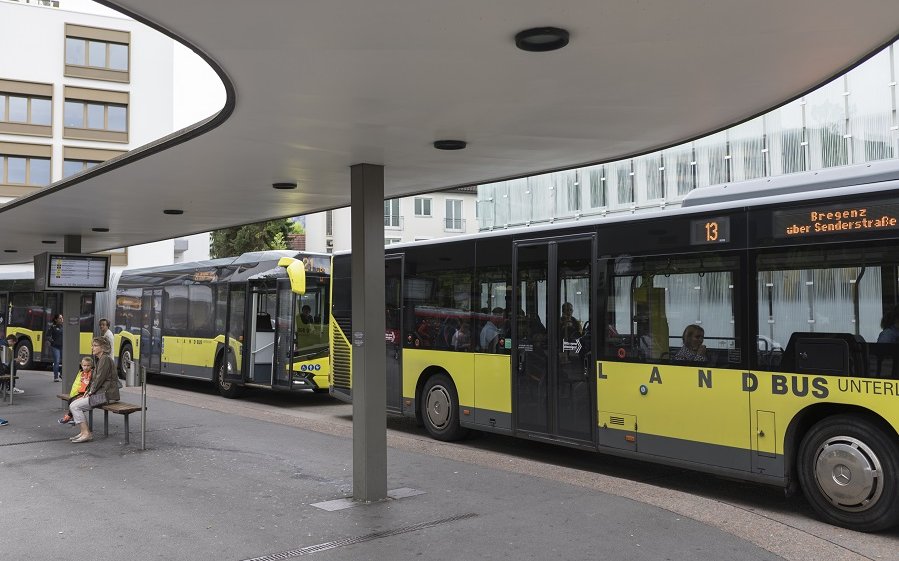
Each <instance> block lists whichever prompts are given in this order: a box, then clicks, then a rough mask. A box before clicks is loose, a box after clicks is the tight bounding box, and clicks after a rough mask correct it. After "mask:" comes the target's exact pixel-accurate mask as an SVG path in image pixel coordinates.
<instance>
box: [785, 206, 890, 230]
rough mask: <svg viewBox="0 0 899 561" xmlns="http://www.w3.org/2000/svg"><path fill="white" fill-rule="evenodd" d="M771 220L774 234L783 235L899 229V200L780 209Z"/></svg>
mask: <svg viewBox="0 0 899 561" xmlns="http://www.w3.org/2000/svg"><path fill="white" fill-rule="evenodd" d="M771 223H772V227H773V229H774V232H773V235H774V237H775V238H780V239H784V238H804V237H809V236H817V235H822V234H849V235H851V234H864V233H871V232H880V231H884V230H899V203H895V202H878V201H873V202H870V203H864V204H855V205H840V204H835V205H817V206H809V207H805V208H798V209H790V210H776V211H774V212H773V213H772V222H771Z"/></svg>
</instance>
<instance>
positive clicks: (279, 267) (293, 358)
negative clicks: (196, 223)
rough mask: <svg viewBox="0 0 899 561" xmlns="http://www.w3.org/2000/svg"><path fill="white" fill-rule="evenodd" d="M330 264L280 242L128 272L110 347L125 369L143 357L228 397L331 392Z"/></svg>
mask: <svg viewBox="0 0 899 561" xmlns="http://www.w3.org/2000/svg"><path fill="white" fill-rule="evenodd" d="M290 263H297V264H298V266H299V269H298V270H299V271H300V273H301V274H300V275H299V277H301V278H298V277H297V276H295V275H292V274H289V273H290V272H291V271H293V269H291V268H290V267H288V265H289V264H290ZM329 269H330V256H328V255H325V254H312V253H298V252H296V251H286V250H285V251H280V250H279V251H260V252H252V253H245V254H243V255H240V256H239V257H228V258H222V259H213V260H208V261H199V262H193V263H178V264H175V265H166V266H161V267H150V268H144V269H131V270H126V271H123V272H122V273H121V276H119V277H118V278H116V279H114V280H113V282H111V286H113V288H112V289H111V290H110V295H111V297H112V298H114V303H109V304H107V306H109V307H110V308H114V310H115V311H114V321H113V322H112V323H113V332H114V335H115V345H114V347H115V348H114V350H113V352H114V354H115V356H116V357H117V358H118V363H119V365H120V368H122V369H123V370H124V369H127V368H129V366H130V364H131V362H132V361H140V364H141V365H142V366H143V367H144V368H146V371H147V373H148V374H156V375H160V376H173V377H180V378H194V379H201V380H208V381H210V382H212V383H213V384H215V386H216V387H217V388H218V391H219V392H220V393H221V395H223V396H225V397H237V396H239V395H240V393H241V391H242V390H243V388H247V387H253V388H263V389H269V390H283V391H294V390H313V391H328V372H329V367H328V364H329V360H328V323H329V314H328V302H329V297H328V290H329V288H330V281H329V275H328V270H329Z"/></svg>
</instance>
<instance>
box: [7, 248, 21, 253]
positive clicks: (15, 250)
mask: <svg viewBox="0 0 899 561" xmlns="http://www.w3.org/2000/svg"><path fill="white" fill-rule="evenodd" d="M3 253H19V250H18V249H4V250H3Z"/></svg>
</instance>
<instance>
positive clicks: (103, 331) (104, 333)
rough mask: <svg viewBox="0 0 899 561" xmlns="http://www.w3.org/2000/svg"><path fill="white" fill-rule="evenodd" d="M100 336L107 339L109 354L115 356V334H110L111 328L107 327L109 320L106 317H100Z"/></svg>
mask: <svg viewBox="0 0 899 561" xmlns="http://www.w3.org/2000/svg"><path fill="white" fill-rule="evenodd" d="M99 324H100V337H105V338H106V340H107V341H109V349H110V351H109V356H110V357H115V336H114V335H113V334H112V330H111V329H109V320H108V319H106V318H100V322H99Z"/></svg>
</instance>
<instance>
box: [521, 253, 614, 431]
mask: <svg viewBox="0 0 899 561" xmlns="http://www.w3.org/2000/svg"><path fill="white" fill-rule="evenodd" d="M593 243H594V242H593V237H592V236H591V237H586V238H585V237H581V238H567V239H564V240H555V241H550V242H538V243H534V242H522V243H518V244H516V245H515V279H516V282H515V286H514V288H513V290H514V291H515V295H514V297H513V299H514V302H515V305H514V306H513V309H512V341H513V348H514V349H515V351H514V353H513V371H514V376H513V378H514V388H515V394H514V395H515V405H514V407H515V421H516V429H517V430H518V431H524V432H531V433H535V434H543V435H550V436H553V437H560V438H565V439H568V440H573V441H578V442H592V441H593V430H592V428H593V427H594V426H595V424H596V423H595V422H594V421H593V411H594V410H595V407H594V406H593V396H594V395H595V392H594V391H593V389H592V388H593V377H592V375H591V372H592V370H591V368H590V361H591V360H592V357H591V349H592V342H591V341H592V338H591V335H590V332H591V330H590V328H589V323H590V316H591V313H592V306H593V303H592V293H593V291H592V287H591V278H592V275H591V274H590V273H591V270H590V267H591V257H592V255H593Z"/></svg>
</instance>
